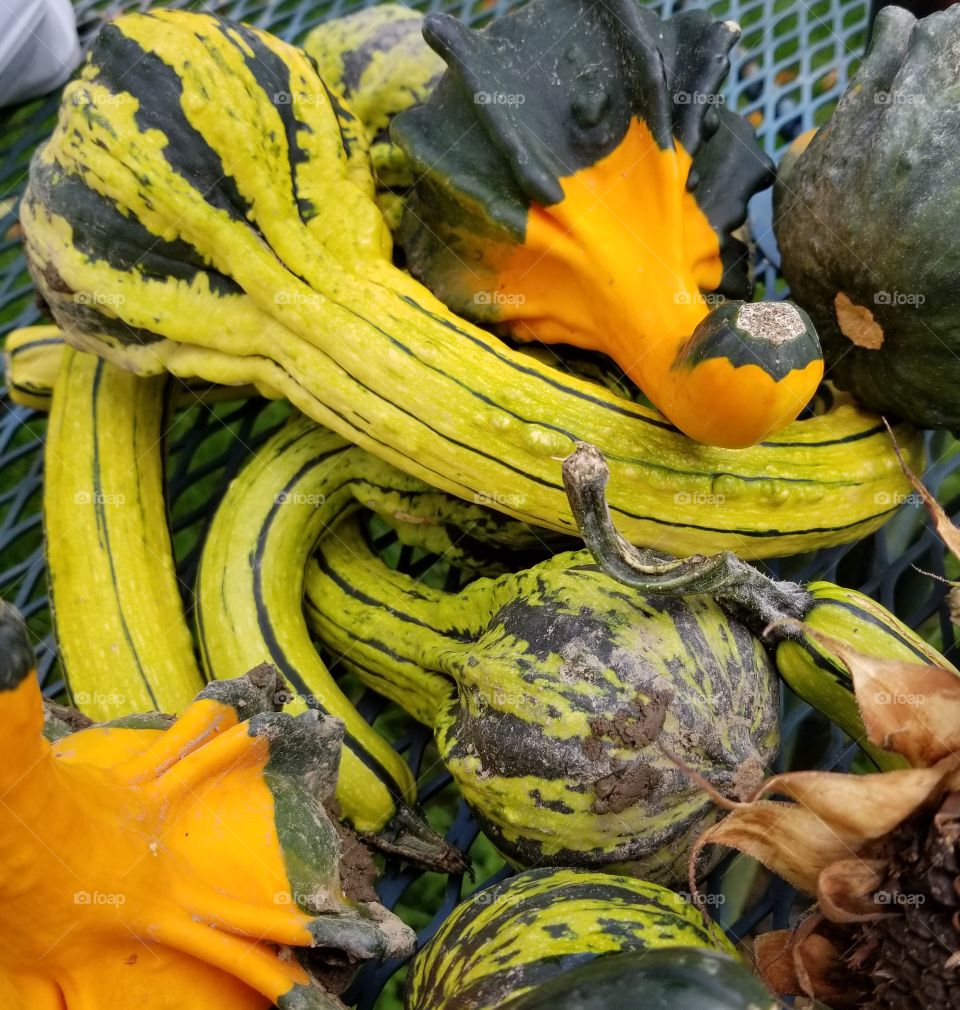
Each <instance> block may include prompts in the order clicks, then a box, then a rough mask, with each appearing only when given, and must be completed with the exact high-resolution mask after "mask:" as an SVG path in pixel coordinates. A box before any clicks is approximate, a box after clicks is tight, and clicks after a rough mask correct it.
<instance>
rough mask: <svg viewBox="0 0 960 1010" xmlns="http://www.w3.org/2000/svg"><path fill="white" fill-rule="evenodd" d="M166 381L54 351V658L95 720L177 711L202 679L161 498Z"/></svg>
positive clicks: (50, 553)
mask: <svg viewBox="0 0 960 1010" xmlns="http://www.w3.org/2000/svg"><path fill="white" fill-rule="evenodd" d="M166 385H167V383H166V382H165V380H164V379H163V378H159V377H158V378H141V377H140V376H138V375H133V374H132V373H130V372H125V371H123V370H122V369H119V368H117V367H116V366H115V365H112V364H110V363H109V362H107V361H103V360H102V359H100V358H97V357H95V356H94V355H92V354H85V353H83V352H82V351H75V350H74V349H73V348H66V349H65V350H64V352H63V357H62V362H61V370H60V375H59V377H58V378H57V382H56V385H55V386H54V395H53V410H52V412H51V415H50V423H49V425H48V426H47V441H46V450H45V456H44V484H43V525H44V534H45V537H46V557H47V572H48V578H49V583H50V601H51V605H52V609H53V618H54V627H55V630H56V636H57V645H58V648H59V653H60V660H61V662H62V664H63V669H64V674H65V676H66V680H67V685H68V688H69V691H70V694H71V697H72V699H73V702H74V704H75V705H76V706H77V707H78V708H79V709H80V710H81V711H83V712H84V713H86V714H87V715H89V716H92V717H93V718H95V719H100V720H104V719H115V718H117V716H121V715H126V714H128V713H132V712H148V711H152V710H155V709H159V710H160V711H161V712H180V711H181V710H182V709H183V708H184V707H185V706H187V705H189V704H190V702H192V701H193V699H194V696H195V695H196V694H197V692H198V691H199V690H200V689H201V688H202V687H203V684H204V679H203V677H202V676H201V673H200V669H199V667H198V666H197V661H196V659H195V658H194V654H193V640H192V638H191V635H190V629H189V628H188V627H187V622H186V618H185V616H184V612H183V603H182V600H181V597H180V589H179V585H178V583H177V575H176V571H175V569H174V561H173V546H172V544H171V542H170V531H169V528H168V526H167V513H166V506H165V499H164V493H163V454H162V438H163V419H164V416H165V404H166V395H165V387H166Z"/></svg>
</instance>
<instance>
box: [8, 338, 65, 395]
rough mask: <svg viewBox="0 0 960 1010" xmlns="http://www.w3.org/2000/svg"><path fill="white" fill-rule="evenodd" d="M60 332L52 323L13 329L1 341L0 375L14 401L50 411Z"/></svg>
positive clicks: (60, 351)
mask: <svg viewBox="0 0 960 1010" xmlns="http://www.w3.org/2000/svg"><path fill="white" fill-rule="evenodd" d="M63 346H64V342H63V335H62V334H61V333H60V327H59V326H55V325H49V324H48V325H42V326H25V327H23V328H21V329H18V330H12V331H11V332H10V333H8V334H7V336H6V339H5V340H4V342H3V377H4V381H5V382H6V385H7V393H8V394H9V396H10V399H11V400H13V402H14V403H18V404H20V406H21V407H29V408H30V409H31V410H49V409H50V400H51V397H52V396H53V384H54V383H55V382H56V381H57V375H58V374H59V372H60V359H61V358H62V356H63V355H62V351H63Z"/></svg>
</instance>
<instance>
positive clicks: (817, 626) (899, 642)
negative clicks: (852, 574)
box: [772, 582, 960, 770]
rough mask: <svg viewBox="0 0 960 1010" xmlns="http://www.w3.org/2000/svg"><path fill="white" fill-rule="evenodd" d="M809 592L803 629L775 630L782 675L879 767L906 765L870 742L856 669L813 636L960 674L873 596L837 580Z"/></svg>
mask: <svg viewBox="0 0 960 1010" xmlns="http://www.w3.org/2000/svg"><path fill="white" fill-rule="evenodd" d="M805 588H806V591H807V593H808V594H809V605H808V607H807V609H806V611H805V612H804V614H803V617H802V621H803V624H802V629H803V630H802V631H799V630H798V629H796V628H793V627H789V626H788V627H786V628H784V629H778V628H776V627H775V628H774V629H772V636H773V639H774V641H776V643H777V644H776V646H775V650H774V657H775V659H776V664H777V670H778V671H779V672H780V676H782V677H783V679H784V680H785V681H786V683H787V684H789V685H790V687H791V688H792V689H793V690H794V691H795V692H796V693H797V694H798V695H800V697H801V698H803V699H804V701H806V702H808V703H809V704H811V705H812V706H813V707H814V708H815V709H817V710H818V711H820V712H823V713H824V714H825V715H827V716H828V717H829V718H830V719H832V720H833V722H835V723H836V724H837V725H838V726H839V727H840V728H841V729H842V730H843V731H844V732H845V733H846V734H847V735H848V736H850V737H852V738H853V739H854V740H856V741H857V743H859V744H860V746H861V747H862V748H863V750H864V751H866V753H867V754H868V755H869V756H870V758H871V759H872V760H873V761H874V763H875V764H876V765H877V767H878V768H880V769H881V770H890V769H894V768H904V767H906V764H907V763H906V760H905V759H904V758H902V757H901V756H900V755H899V754H894V753H892V752H890V751H884V750H881V749H880V748H879V747H875V746H874V745H873V744H871V743H870V741H869V740H868V739H867V738H866V735H865V730H864V727H863V719H862V717H861V715H860V709H859V707H858V706H857V702H856V698H855V697H854V693H853V681H852V678H851V676H850V671H849V670H848V669H847V666H846V664H845V663H844V661H843V659H842V658H841V657H840V656H838V655H836V653H835V652H833V650H832V649H831V648H830V647H829V646H828V645H827V644H825V643H824V642H823V640H822V638H821V639H820V640H817V639H815V638H814V637H813V635H811V634H810V632H813V633H814V634H817V633H819V635H820V636H826V637H827V638H830V639H833V640H834V641H839V642H841V643H842V644H843V645H845V646H848V647H849V648H851V649H855V650H856V651H857V652H859V653H861V654H863V655H867V656H875V657H877V658H879V659H888V660H901V661H903V662H905V663H918V664H923V665H927V666H938V667H940V668H941V669H943V670H950V671H952V672H953V673H956V674H957V675H958V676H960V671H957V669H956V667H955V666H954V665H953V664H952V663H951V662H950V661H949V660H948V659H947V658H946V657H945V656H942V655H941V654H940V653H939V652H938V651H937V650H936V649H934V648H933V647H932V646H931V645H930V644H929V643H927V642H925V641H924V640H923V639H922V638H921V637H920V636H919V635H918V634H917V633H916V632H915V631H912V630H911V629H910V628H908V627H907V626H906V625H905V624H904V623H903V622H902V621H900V620H898V619H897V618H896V617H894V615H893V614H891V613H890V611H889V610H887V608H886V607H884V606H882V605H881V604H879V603H877V602H876V601H875V600H872V599H870V597H869V596H866V595H864V594H863V593H858V592H857V591H856V590H853V589H845V588H843V587H842V586H837V585H834V584H833V583H832V582H811V583H809V584H808V585H807V586H806V587H805Z"/></svg>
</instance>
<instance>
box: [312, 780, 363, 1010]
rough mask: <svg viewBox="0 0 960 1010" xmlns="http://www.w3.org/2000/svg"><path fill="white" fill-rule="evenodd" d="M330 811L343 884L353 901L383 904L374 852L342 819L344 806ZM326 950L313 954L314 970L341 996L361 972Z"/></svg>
mask: <svg viewBox="0 0 960 1010" xmlns="http://www.w3.org/2000/svg"><path fill="white" fill-rule="evenodd" d="M326 811H327V814H328V815H329V817H330V820H331V821H332V822H333V826H334V827H335V828H336V830H337V837H338V838H339V840H340V885H341V887H342V888H343V893H344V894H345V895H346V896H347V898H348V899H349V900H350V901H356V902H365V903H366V902H373V903H375V904H376V903H379V901H380V898H379V897H378V896H377V892H376V890H374V886H373V885H374V882H375V881H376V879H377V877H378V876H379V875H380V872H379V870H378V869H377V864H376V863H375V862H374V859H373V855H372V854H371V852H370V850H369V849H368V848H367V846H366V845H364V843H363V842H362V841H361V840H360V837H359V836H358V835H357V833H356V832H355V831H353V830H352V829H351V828H349V827H347V825H346V824H344V823H343V822H342V821H341V820H340V816H341V814H340V805H339V804H338V803H337V801H336V800H331V801H330V802H329V803H327V804H326ZM322 958H323V954H322V952H320V951H318V952H317V955H316V956H314V957H311V958H310V959H309V960H310V973H311V974H312V975H313V976H314V977H315V978H316V979H317V981H318V982H320V983H321V984H322V985H323V986H324V988H325V989H327V991H328V992H330V993H332V994H333V995H335V996H339V995H341V994H342V993H343V991H344V990H345V989H346V988H347V986H348V985H349V984H350V983H351V982H352V981H353V977H354V975H356V973H357V965H355V964H327V963H325V962H324V961H323V960H322Z"/></svg>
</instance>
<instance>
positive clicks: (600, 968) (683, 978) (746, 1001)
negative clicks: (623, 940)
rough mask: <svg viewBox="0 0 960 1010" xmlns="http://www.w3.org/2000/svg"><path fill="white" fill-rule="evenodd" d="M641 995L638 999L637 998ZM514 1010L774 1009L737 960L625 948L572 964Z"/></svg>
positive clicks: (716, 954)
mask: <svg viewBox="0 0 960 1010" xmlns="http://www.w3.org/2000/svg"><path fill="white" fill-rule="evenodd" d="M638 999H642V1000H643V1002H642V1004H640V1003H638V1002H637V1000H638ZM512 1005H513V1006H514V1007H515V1008H516V1010H557V1008H558V1007H563V1010H625V1008H627V1007H632V1006H638V1007H639V1006H642V1007H643V1010H707V1008H709V1010H776V1008H777V1007H778V1006H779V1003H778V1001H777V1000H776V999H774V997H773V996H772V995H771V994H770V993H769V992H768V991H767V990H766V989H765V988H764V987H763V985H762V984H761V983H760V980H759V979H758V978H757V977H756V976H755V975H753V974H751V973H750V972H749V971H748V970H747V969H746V968H745V967H744V966H743V965H742V964H740V962H739V961H735V960H734V959H733V958H732V957H728V956H726V955H724V954H721V953H719V952H718V951H713V950H702V949H700V950H698V949H696V948H690V949H683V948H681V949H678V950H649V951H639V952H638V951H627V952H625V953H623V954H614V955H613V956H612V957H605V958H603V959H602V960H599V961H590V962H588V963H587V964H585V965H583V966H581V967H579V968H574V969H572V970H571V971H569V972H567V973H565V974H563V975H561V976H560V977H559V978H556V979H553V980H552V981H550V982H548V983H547V984H546V985H544V986H541V987H539V988H537V989H535V990H534V991H533V992H532V993H530V995H529V996H526V997H524V998H523V999H521V1000H519V1001H517V1002H516V1003H515V1004H512Z"/></svg>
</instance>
